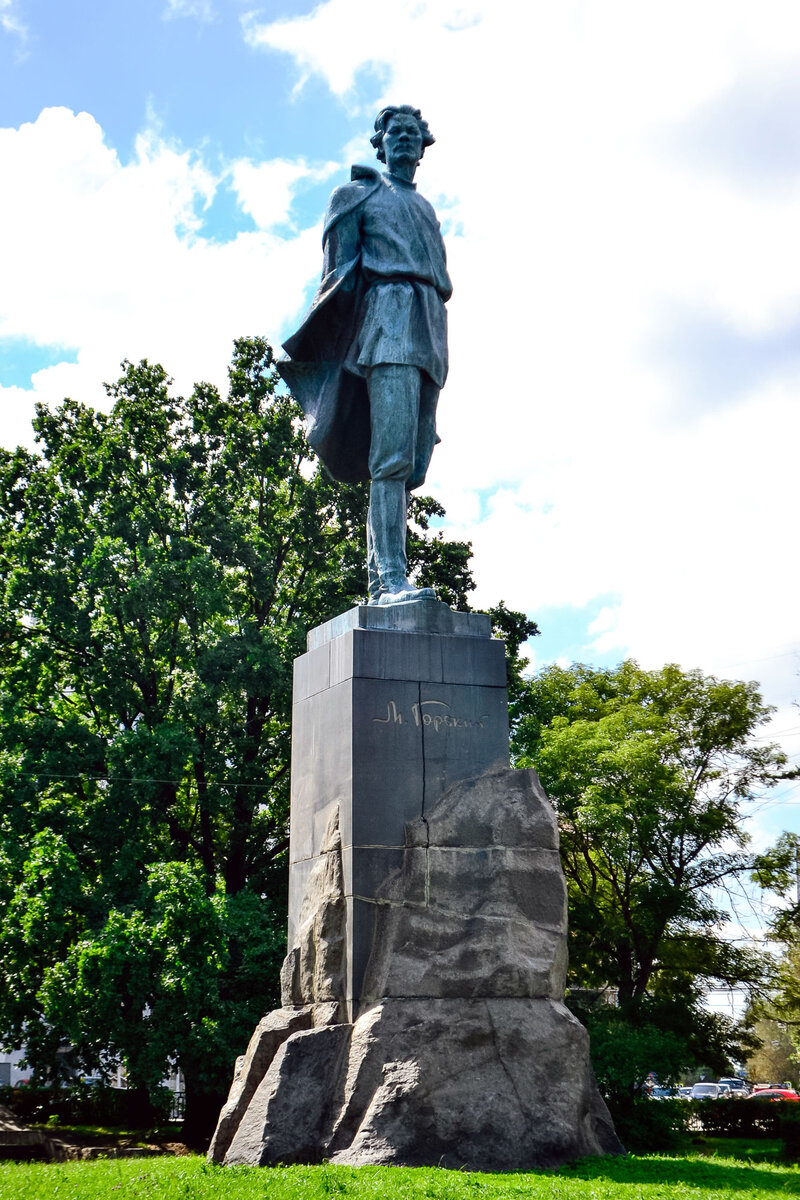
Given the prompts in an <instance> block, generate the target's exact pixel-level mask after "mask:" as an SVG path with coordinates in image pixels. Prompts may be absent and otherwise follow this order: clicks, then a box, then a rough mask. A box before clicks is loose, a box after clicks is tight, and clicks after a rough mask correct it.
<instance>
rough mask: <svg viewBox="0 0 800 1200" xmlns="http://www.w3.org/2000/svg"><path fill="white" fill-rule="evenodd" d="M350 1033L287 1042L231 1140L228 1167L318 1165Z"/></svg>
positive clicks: (326, 1031)
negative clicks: (277, 1164) (299, 1163)
mask: <svg viewBox="0 0 800 1200" xmlns="http://www.w3.org/2000/svg"><path fill="white" fill-rule="evenodd" d="M351 1033H352V1026H351V1025H331V1026H329V1027H327V1028H322V1029H312V1030H308V1031H307V1032H302V1033H295V1034H293V1035H292V1037H290V1038H289V1039H288V1040H287V1041H285V1042H283V1044H282V1045H281V1046H280V1047H279V1049H278V1052H277V1054H276V1055H275V1058H274V1059H273V1061H272V1063H271V1065H270V1067H269V1070H268V1071H267V1073H266V1075H265V1076H264V1078H263V1079H262V1081H261V1083H260V1084H259V1086H258V1088H257V1090H256V1092H255V1095H254V1096H253V1099H252V1101H251V1102H250V1105H249V1107H248V1109H247V1112H246V1113H245V1115H244V1117H243V1118H242V1120H241V1122H240V1124H239V1127H238V1129H237V1130H236V1133H235V1135H234V1137H233V1138H232V1140H231V1143H230V1147H229V1149H228V1151H227V1154H226V1155H225V1163H226V1165H227V1166H235V1165H237V1164H249V1165H251V1166H265V1165H266V1164H267V1163H274V1162H317V1161H319V1159H320V1157H321V1155H322V1151H323V1148H324V1146H325V1144H326V1142H327V1136H326V1135H327V1132H328V1127H329V1126H330V1123H331V1120H332V1112H333V1111H334V1110H335V1106H336V1099H337V1091H338V1086H339V1080H340V1078H341V1076H342V1072H343V1064H344V1062H346V1054H347V1048H348V1045H349V1042H350V1035H351Z"/></svg>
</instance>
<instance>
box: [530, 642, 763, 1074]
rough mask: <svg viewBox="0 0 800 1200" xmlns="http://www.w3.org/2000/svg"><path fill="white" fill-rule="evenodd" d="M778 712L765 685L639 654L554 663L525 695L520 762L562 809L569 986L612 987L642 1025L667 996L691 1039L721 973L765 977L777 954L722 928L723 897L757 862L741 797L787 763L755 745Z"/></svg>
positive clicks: (739, 978) (753, 981)
mask: <svg viewBox="0 0 800 1200" xmlns="http://www.w3.org/2000/svg"><path fill="white" fill-rule="evenodd" d="M770 711H771V710H770V709H769V708H768V707H766V706H765V705H764V703H763V702H762V699H761V696H760V695H759V693H758V690H757V688H756V686H755V685H754V684H749V683H731V682H726V681H724V680H718V679H715V678H713V677H708V676H703V675H702V674H701V673H700V672H698V671H682V670H681V669H680V668H679V667H677V666H666V667H664V668H663V669H661V670H658V671H646V670H643V669H642V668H641V667H640V666H639V665H638V664H637V663H635V662H633V661H627V662H623V663H622V664H620V665H619V666H618V667H616V668H613V669H607V670H601V669H594V668H591V667H588V666H583V665H575V666H573V667H570V668H562V667H558V666H552V667H548V668H546V669H545V670H543V671H541V672H540V673H539V674H538V675H537V676H536V677H535V678H534V679H532V680H530V681H529V683H528V687H527V694H526V695H523V696H522V697H521V699H520V700H519V703H518V706H517V718H516V723H515V728H514V749H515V754H516V762H517V765H519V766H535V767H536V768H537V770H538V771H539V774H540V775H541V778H542V782H543V784H544V787H545V790H546V791H547V793H548V795H549V796H550V798H551V799H552V801H553V803H554V805H555V807H556V809H557V811H558V817H559V825H560V830H561V853H562V861H563V865H564V870H565V874H566V876H567V883H568V888H569V897H570V980H571V983H572V985H573V987H576V988H579V989H595V990H597V991H600V990H608V989H612V991H613V996H614V998H615V1000H616V1001H617V1003H618V1004H619V1007H620V1010H621V1013H622V1015H623V1016H624V1018H625V1019H626V1020H628V1021H632V1022H633V1023H634V1024H635V1023H637V1022H638V1023H642V1022H645V1021H647V1020H648V1012H652V1009H653V1005H660V1006H662V1012H661V1015H660V1016H659V1019H658V1022H657V1024H658V1026H659V1027H660V1028H661V1029H662V1030H663V1029H665V1028H667V1027H668V1026H666V1025H665V1021H666V1020H667V1017H666V1015H665V1012H666V1010H665V1009H664V1008H663V1006H664V1005H666V1006H667V1009H669V1010H670V1011H671V1012H672V1013H673V1014H676V1013H680V1012H681V1011H683V1017H682V1018H681V1019H680V1020H679V1021H678V1022H677V1028H676V1034H681V1030H683V1035H686V1033H687V1031H689V1029H690V1026H689V1025H687V1024H686V1021H687V1020H689V1018H690V1017H691V1020H692V1021H693V1022H694V1025H693V1026H692V1027H693V1028H694V1029H695V1030H698V1029H701V1027H702V1028H704V1026H703V1021H704V1018H703V1016H702V1012H701V1009H700V1003H699V1002H700V997H701V995H702V993H703V990H704V987H705V985H706V984H707V983H708V982H709V981H712V980H722V981H725V982H726V983H737V984H741V983H744V984H746V985H749V986H751V987H754V988H755V987H758V986H759V985H760V984H761V982H762V981H763V978H764V971H765V964H764V961H763V959H762V958H761V957H759V956H758V955H755V954H754V953H753V952H751V951H747V950H743V949H741V948H739V947H737V946H736V945H734V944H731V943H730V942H728V941H726V940H725V939H724V938H723V937H721V936H720V934H719V931H718V930H719V923H720V922H721V921H722V920H723V917H724V913H723V912H722V911H721V910H720V908H719V903H718V901H717V899H716V897H715V893H717V894H718V889H720V888H724V887H725V886H726V885H727V884H728V882H729V881H731V880H732V879H734V878H735V877H737V876H738V875H740V874H741V873H742V872H744V871H746V870H747V869H749V868H750V866H751V863H752V859H751V857H750V855H748V853H747V852H746V846H747V836H746V834H745V832H744V831H743V829H742V825H741V820H742V803H743V802H744V801H745V800H747V799H748V798H749V797H750V796H752V795H753V794H754V792H755V791H756V790H757V789H760V788H763V787H764V786H767V785H769V784H770V783H772V782H773V781H774V779H775V778H776V774H777V772H778V769H779V767H780V766H781V764H782V762H783V757H782V755H781V754H780V752H779V751H778V750H777V748H776V747H774V746H770V745H762V744H760V743H758V742H756V741H754V740H753V734H754V733H755V731H756V730H757V729H758V728H759V727H760V726H761V725H762V724H763V723H764V722H765V721H766V720H767V719H768V717H769V715H770ZM692 1014H694V1015H693V1016H692ZM723 1026H724V1022H722V1024H721V1025H720V1027H719V1029H718V1030H717V1034H716V1035H715V1036H716V1045H717V1049H718V1050H719V1052H720V1054H723V1055H724V1052H726V1050H725V1048H726V1047H728V1049H729V1050H730V1049H732V1048H733V1046H734V1045H735V1043H736V1038H735V1036H734V1031H733V1030H732V1029H729V1028H727V1027H725V1028H723ZM712 1032H713V1031H710V1030H708V1029H705V1032H704V1033H703V1037H706V1036H710V1035H711V1033H712ZM686 1052H687V1050H686V1040H685V1036H683V1050H682V1051H680V1053H686ZM670 1053H671V1052H670ZM680 1053H678V1057H680ZM668 1057H669V1056H668ZM673 1057H674V1056H673ZM706 1059H708V1051H707V1053H706ZM670 1061H671V1059H670ZM723 1061H724V1058H723Z"/></svg>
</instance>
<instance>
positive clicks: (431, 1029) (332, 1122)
mask: <svg viewBox="0 0 800 1200" xmlns="http://www.w3.org/2000/svg"><path fill="white" fill-rule="evenodd" d="M619 1153H623V1148H622V1146H621V1145H620V1143H619V1141H618V1139H617V1137H616V1134H615V1132H614V1128H613V1125H612V1123H611V1119H610V1117H609V1114H608V1111H607V1109H606V1107H605V1105H604V1103H603V1101H602V1100H601V1098H600V1095H599V1093H598V1091H597V1088H596V1085H595V1082H594V1076H593V1074H592V1068H591V1063H590V1061H589V1040H588V1037H587V1034H586V1031H585V1030H584V1028H583V1026H582V1025H580V1023H579V1022H578V1021H577V1020H576V1019H575V1017H573V1016H572V1014H571V1013H570V1012H569V1011H568V1010H567V1009H566V1008H565V1007H564V1005H563V1004H559V1003H558V1002H556V1001H553V1000H545V999H539V1000H530V999H529V1000H521V999H499V998H494V999H488V1000H486V999H480V1000H478V999H472V1000H457V999H443V1000H421V999H418V1000H384V1001H382V1002H381V1003H380V1004H377V1005H374V1006H372V1007H371V1008H368V1009H367V1010H366V1011H365V1012H364V1013H362V1015H361V1016H360V1017H359V1018H358V1020H357V1021H356V1023H355V1025H335V1026H332V1027H330V1028H326V1029H315V1030H309V1031H304V1032H300V1033H296V1034H293V1035H292V1036H291V1037H290V1038H288V1040H287V1041H285V1042H284V1043H283V1044H282V1046H281V1047H280V1049H279V1050H278V1053H277V1054H276V1057H275V1059H274V1061H273V1063H272V1065H271V1067H270V1069H269V1071H268V1072H267V1074H266V1075H265V1077H264V1079H263V1081H262V1083H261V1085H260V1086H259V1088H258V1090H257V1092H256V1094H255V1096H254V1098H253V1101H252V1102H251V1104H250V1107H249V1109H248V1112H247V1114H246V1117H245V1118H244V1120H243V1121H242V1123H241V1125H240V1127H239V1130H238V1132H237V1134H236V1136H235V1137H234V1139H233V1141H232V1142H231V1146H230V1149H229V1150H228V1153H227V1155H226V1157H225V1162H226V1164H228V1165H234V1164H245V1163H247V1164H251V1165H261V1166H265V1165H268V1164H274V1163H279V1162H318V1161H320V1160H321V1159H322V1158H330V1159H331V1161H333V1162H335V1163H343V1164H349V1165H352V1166H361V1165H366V1164H368V1163H383V1164H391V1165H396V1166H401V1165H404V1166H422V1165H433V1164H441V1165H443V1166H447V1167H468V1168H470V1169H474V1170H486V1171H492V1170H497V1171H500V1170H526V1169H530V1168H534V1167H553V1166H557V1165H559V1164H560V1163H563V1162H566V1161H569V1160H571V1159H574V1158H580V1157H584V1156H586V1155H594V1154H619Z"/></svg>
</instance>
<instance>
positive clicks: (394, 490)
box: [367, 363, 435, 604]
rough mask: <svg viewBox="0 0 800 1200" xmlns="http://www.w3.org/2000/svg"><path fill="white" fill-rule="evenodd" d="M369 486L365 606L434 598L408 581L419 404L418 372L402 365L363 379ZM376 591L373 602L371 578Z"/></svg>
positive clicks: (389, 365)
mask: <svg viewBox="0 0 800 1200" xmlns="http://www.w3.org/2000/svg"><path fill="white" fill-rule="evenodd" d="M368 388H369V402H370V425H371V438H370V454H369V471H370V478H371V479H372V483H371V485H370V499H369V514H368V517H367V573H368V577H370V576H372V578H370V603H380V604H387V603H395V602H400V601H402V600H407V599H428V598H431V599H433V598H435V593H434V591H433V589H432V588H415V587H414V586H413V584H410V583H409V582H408V578H407V564H406V524H407V503H408V496H407V491H406V488H407V484H408V481H409V479H410V478H411V475H412V473H413V469H414V462H415V458H416V445H417V427H418V422H419V405H420V372H419V370H418V369H417V368H416V367H411V366H406V365H405V364H396V363H385V364H384V363H382V364H380V365H379V366H376V367H373V368H372V370H371V371H370V375H369V380H368ZM376 575H377V584H378V589H379V595H378V599H377V600H375V599H374V598H373V589H374V584H375V576H376Z"/></svg>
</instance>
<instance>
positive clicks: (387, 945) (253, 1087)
mask: <svg viewBox="0 0 800 1200" xmlns="http://www.w3.org/2000/svg"><path fill="white" fill-rule="evenodd" d="M405 842H406V845H405V849H404V851H403V862H402V866H401V867H400V868H399V869H396V870H394V871H393V872H392V873H391V874H390V875H389V877H388V878H387V879H386V880H385V881H384V883H383V885H382V886H381V887H379V888H378V889H377V894H376V899H375V901H374V902H373V903H371V904H370V905H366V906H365V919H366V915H368V914H369V912H370V910H371V911H372V912H373V913H375V914H377V919H376V921H375V926H374V933H373V936H372V955H371V958H370V961H369V964H368V967H367V970H366V973H365V977H364V989H363V993H362V1005H361V1011H360V1014H359V1015H358V1017H357V1019H356V1020H355V1022H354V1023H352V1024H350V1023H344V1022H343V1023H337V1022H340V1021H342V1017H341V1015H340V1014H341V1013H342V1012H343V1007H342V1006H340V1005H339V1004H338V1003H337V1001H336V998H335V996H334V993H335V991H336V988H337V987H342V986H343V983H342V980H343V976H342V973H341V969H340V967H339V966H338V964H339V958H338V957H337V955H338V950H334V951H332V952H331V955H330V956H329V957H327V958H326V955H328V950H327V949H326V947H328V946H329V945H333V946H338V941H337V938H338V930H339V928H340V925H339V922H338V918H337V919H333V918H332V917H330V915H329V914H330V913H339V912H340V908H339V907H337V888H340V887H341V886H342V872H341V867H340V854H339V842H338V836H337V826H336V822H335V820H334V821H332V822H331V825H330V828H329V831H328V836H327V838H326V842H325V846H326V850H325V851H324V853H323V855H322V858H323V859H326V860H327V861H326V862H322V861H320V862H319V863H318V864H317V866H316V867H315V868H314V872H313V873H312V877H311V880H310V883H311V886H310V887H309V889H308V893H307V896H306V900H305V902H304V906H303V919H302V921H301V923H300V931H301V938H300V941H301V945H299V946H297V947H295V948H294V949H293V951H292V952H291V953H290V955H289V956H288V957H287V967H286V972H285V977H286V980H287V981H288V982H287V992H286V998H287V1000H292V1001H297V1000H301V999H304V1000H306V1001H308V1000H309V998H310V997H312V996H320V995H322V994H325V995H328V994H329V992H330V994H331V999H330V1001H329V1003H328V1004H327V1006H325V1007H324V1008H320V1007H319V1006H317V1007H316V1008H312V1007H311V1006H308V1007H307V1008H305V1009H292V1010H291V1011H292V1012H293V1013H296V1014H298V1015H297V1016H295V1017H294V1020H295V1022H296V1024H295V1026H294V1031H290V1030H289V1029H288V1026H287V1018H286V1017H285V1016H283V1017H281V1018H280V1020H281V1022H282V1024H281V1025H280V1028H281V1030H285V1033H284V1035H283V1037H282V1038H281V1039H280V1041H279V1044H277V1046H276V1048H275V1049H274V1057H273V1058H272V1061H271V1062H270V1063H269V1065H268V1066H266V1065H265V1063H266V1058H267V1057H268V1051H267V1050H266V1049H265V1051H264V1053H263V1054H262V1055H261V1056H260V1057H259V1058H258V1066H257V1068H256V1067H255V1066H254V1067H252V1068H251V1069H250V1071H249V1074H248V1072H246V1071H245V1070H244V1068H243V1069H242V1071H241V1072H240V1075H242V1076H244V1075H248V1077H249V1079H250V1085H249V1086H250V1095H251V1097H252V1098H251V1099H250V1102H249V1104H248V1105H246V1112H244V1114H243V1108H244V1107H245V1106H244V1105H243V1103H242V1099H241V1095H242V1094H243V1093H242V1090H241V1088H240V1091H239V1092H236V1087H237V1084H236V1081H234V1087H233V1088H232V1089H231V1097H232V1100H231V1101H229V1106H228V1107H229V1108H230V1109H231V1112H233V1108H234V1107H235V1110H236V1119H237V1120H238V1127H237V1129H236V1132H235V1134H234V1135H233V1136H231V1137H229V1138H228V1148H227V1153H225V1152H224V1151H223V1153H224V1161H225V1162H226V1163H251V1164H260V1165H265V1164H268V1163H277V1162H298V1161H306V1162H315V1161H320V1160H321V1159H322V1158H331V1159H332V1160H333V1161H334V1162H339V1163H350V1164H353V1165H360V1164H366V1163H393V1164H407V1165H422V1164H436V1163H443V1164H444V1165H446V1166H452V1167H460V1166H468V1167H471V1168H475V1169H482V1170H514V1169H526V1168H532V1167H548V1166H555V1165H557V1164H559V1163H563V1162H566V1161H569V1160H570V1159H574V1158H578V1157H581V1156H584V1155H589V1154H617V1153H621V1152H622V1147H621V1145H620V1143H619V1141H618V1140H617V1137H616V1134H615V1133H614V1129H613V1125H612V1123H611V1119H610V1117H609V1114H608V1112H607V1110H606V1107H605V1105H604V1104H603V1101H602V1099H601V1097H600V1095H599V1093H598V1091H597V1087H596V1084H595V1081H594V1076H593V1074H592V1068H591V1063H590V1060H589V1042H588V1036H587V1034H586V1031H585V1030H584V1029H583V1027H582V1026H581V1025H580V1023H579V1022H578V1021H577V1020H576V1019H575V1018H574V1017H573V1016H572V1015H571V1014H570V1013H569V1011H568V1010H567V1009H566V1008H565V1007H564V1005H563V1003H561V1001H562V1000H563V994H564V973H565V968H566V929H567V925H566V894H565V887H564V879H563V875H562V872H561V867H560V863H559V859H558V852H557V846H558V838H557V832H556V827H555V821H554V818H553V816H552V811H551V809H550V806H549V804H548V802H547V799H546V797H545V796H544V793H543V792H542V789H541V785H540V784H539V781H538V779H537V777H536V775H535V773H534V772H532V771H531V772H525V771H511V770H495V771H492V772H490V773H488V774H487V775H485V776H483V777H481V778H480V779H476V780H470V781H468V782H467V783H462V784H458V785H457V786H455V787H454V788H452V789H451V790H450V791H449V792H448V793H447V794H446V795H445V796H444V797H443V798H442V799H441V801H440V802H439V804H438V805H437V806H436V807H435V808H434V809H433V811H431V812H430V813H429V814H428V816H427V817H426V818H424V819H421V820H420V819H417V820H413V821H410V822H409V823H408V824H407V826H406V836H405ZM385 861H389V860H385ZM331 931H333V933H331ZM361 940H362V941H363V940H364V939H363V938H362V939H361ZM354 941H355V939H353V937H352V936H351V935H348V945H350V947H351V949H350V952H351V953H352V944H353V943H354ZM323 961H324V962H326V963H328V964H329V967H330V964H331V963H334V964H337V965H336V969H328V968H325V969H322V971H321V975H320V976H319V978H318V976H317V974H316V970H317V963H318V962H323ZM320 980H322V982H320ZM326 989H328V991H326ZM302 1022H305V1025H304V1027H302V1028H301V1027H300V1025H299V1023H302ZM262 1025H264V1023H263V1022H262ZM312 1025H313V1026H314V1027H313V1028H312V1027H311V1026H312ZM267 1028H271V1027H270V1026H269V1024H268V1023H267V1026H265V1029H267ZM262 1036H264V1035H262ZM275 1040H276V1041H277V1040H278V1039H275ZM254 1041H256V1044H257V1045H258V1043H257V1039H254ZM251 1046H252V1044H251ZM264 1046H265V1047H266V1041H265V1042H264ZM248 1054H249V1055H250V1058H251V1060H253V1061H255V1059H256V1051H255V1050H253V1052H252V1053H251V1052H250V1051H248ZM259 1076H260V1078H259ZM254 1081H256V1082H254ZM242 1114H243V1115H242ZM224 1117H225V1113H223V1119H224ZM232 1123H233V1122H232V1121H231V1124H232ZM222 1124H223V1121H222V1120H221V1122H220V1125H221V1126H222ZM226 1128H227V1127H226ZM215 1145H217V1151H216V1154H215V1157H216V1159H217V1161H220V1158H221V1157H222V1155H221V1154H220V1152H219V1148H218V1147H219V1146H221V1145H222V1139H221V1135H220V1134H218V1137H217V1139H215Z"/></svg>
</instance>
